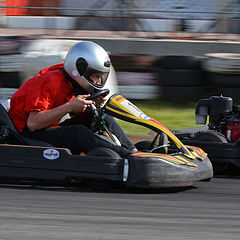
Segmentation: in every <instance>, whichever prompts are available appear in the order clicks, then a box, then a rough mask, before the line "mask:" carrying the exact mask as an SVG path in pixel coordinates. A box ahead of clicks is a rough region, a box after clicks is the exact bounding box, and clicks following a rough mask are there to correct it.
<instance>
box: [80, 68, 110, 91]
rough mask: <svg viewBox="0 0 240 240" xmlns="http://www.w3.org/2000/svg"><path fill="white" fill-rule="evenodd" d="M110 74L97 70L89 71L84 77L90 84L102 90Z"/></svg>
mask: <svg viewBox="0 0 240 240" xmlns="http://www.w3.org/2000/svg"><path fill="white" fill-rule="evenodd" d="M108 75H109V72H100V71H96V70H91V69H88V70H87V71H86V72H85V73H84V74H83V77H84V78H85V79H87V80H88V82H89V83H90V84H91V85H92V86H94V87H97V88H102V87H103V86H104V85H105V83H106V81H107V78H108Z"/></svg>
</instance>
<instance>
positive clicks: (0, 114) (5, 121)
mask: <svg viewBox="0 0 240 240" xmlns="http://www.w3.org/2000/svg"><path fill="white" fill-rule="evenodd" d="M6 101H9V100H6ZM4 103H5V105H4ZM7 104H8V103H6V102H5V100H4V101H3V100H1V102H0V126H1V125H2V126H6V127H7V128H8V130H10V132H11V133H12V134H13V135H14V136H15V137H16V138H17V139H18V140H20V141H21V143H22V144H24V145H31V146H42V147H52V145H51V144H49V143H46V142H43V141H40V140H35V139H31V138H26V137H23V136H22V135H21V134H20V133H19V131H18V130H17V128H16V127H15V125H14V123H13V122H12V119H11V118H10V116H9V115H8V112H7V110H6V109H5V108H4V106H5V107H6V106H7Z"/></svg>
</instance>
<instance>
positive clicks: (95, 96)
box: [86, 88, 110, 100]
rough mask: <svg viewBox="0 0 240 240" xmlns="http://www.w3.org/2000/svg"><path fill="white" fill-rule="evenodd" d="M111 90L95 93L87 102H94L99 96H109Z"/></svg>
mask: <svg viewBox="0 0 240 240" xmlns="http://www.w3.org/2000/svg"><path fill="white" fill-rule="evenodd" d="M109 92H110V91H109V89H107V88H106V89H102V90H98V91H97V92H95V93H93V94H92V95H91V96H89V97H87V98H86V100H94V99H95V98H98V97H99V96H104V97H105V96H107V95H108V94H109Z"/></svg>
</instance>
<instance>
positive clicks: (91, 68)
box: [64, 41, 111, 93]
mask: <svg viewBox="0 0 240 240" xmlns="http://www.w3.org/2000/svg"><path fill="white" fill-rule="evenodd" d="M110 66H111V61H110V58H109V56H108V53H107V52H106V51H105V50H104V49H103V48H102V47H101V46H99V45H98V44H96V43H94V42H90V41H83V42H79V43H77V44H75V45H73V46H72V47H71V49H70V50H69V51H68V53H67V56H66V58H65V61H64V69H65V71H66V72H67V73H68V74H69V75H70V76H71V77H72V78H73V79H74V80H75V81H76V82H77V83H78V84H79V85H81V87H82V88H84V89H85V90H86V91H87V92H88V93H93V92H94V90H95V89H96V90H100V89H102V88H103V87H104V85H105V83H106V81H107V78H108V75H109V72H110ZM97 73H100V74H101V75H100V76H101V81H100V82H98V83H96V82H94V81H93V79H92V75H93V74H97Z"/></svg>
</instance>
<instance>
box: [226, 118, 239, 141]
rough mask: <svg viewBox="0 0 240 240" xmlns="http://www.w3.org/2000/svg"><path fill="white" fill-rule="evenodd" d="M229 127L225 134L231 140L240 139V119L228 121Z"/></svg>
mask: <svg viewBox="0 0 240 240" xmlns="http://www.w3.org/2000/svg"><path fill="white" fill-rule="evenodd" d="M226 123H227V128H226V130H225V132H224V135H225V136H226V138H227V139H228V141H229V142H235V141H237V140H239V139H240V121H227V122H226Z"/></svg>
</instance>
